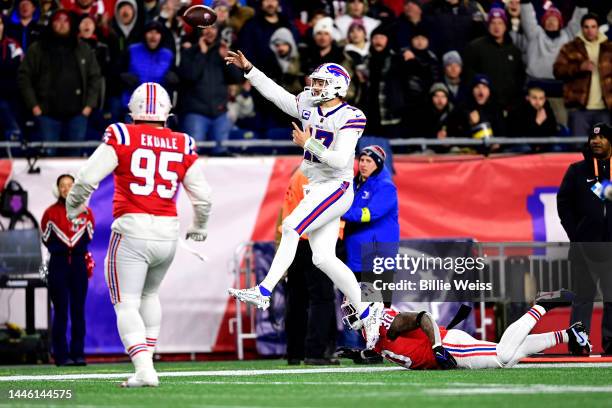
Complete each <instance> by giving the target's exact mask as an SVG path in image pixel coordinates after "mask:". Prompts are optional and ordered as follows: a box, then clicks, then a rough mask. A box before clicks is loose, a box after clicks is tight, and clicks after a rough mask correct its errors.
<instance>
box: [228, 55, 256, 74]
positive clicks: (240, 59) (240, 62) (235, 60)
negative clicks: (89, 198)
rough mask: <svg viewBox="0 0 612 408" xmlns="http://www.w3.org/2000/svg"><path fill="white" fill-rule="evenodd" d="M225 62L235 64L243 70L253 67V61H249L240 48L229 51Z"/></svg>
mask: <svg viewBox="0 0 612 408" xmlns="http://www.w3.org/2000/svg"><path fill="white" fill-rule="evenodd" d="M225 64H226V65H230V64H234V65H235V66H237V67H238V68H240V69H241V70H243V71H250V70H251V68H253V64H251V61H249V60H248V59H247V58H246V57H245V56H244V54H243V53H242V51H240V50H238V52H234V51H228V52H227V57H225Z"/></svg>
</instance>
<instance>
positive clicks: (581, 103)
mask: <svg viewBox="0 0 612 408" xmlns="http://www.w3.org/2000/svg"><path fill="white" fill-rule="evenodd" d="M581 27H582V30H581V33H580V34H579V35H578V37H577V38H576V39H574V40H573V41H571V42H569V43H567V44H565V45H564V46H563V47H562V48H561V51H560V52H559V55H558V57H557V60H556V61H555V65H554V67H553V70H554V74H555V77H556V78H558V79H560V80H563V82H564V84H563V98H564V99H565V106H566V107H568V108H573V110H572V111H571V112H570V113H569V124H570V129H571V131H572V134H573V135H576V136H580V135H586V134H588V132H589V130H590V128H591V127H592V126H593V125H594V124H595V123H598V122H604V123H608V122H609V121H610V112H611V111H612V42H610V41H609V40H608V39H607V37H606V36H605V35H603V34H602V33H601V32H600V31H599V24H598V22H597V16H595V15H594V14H587V15H586V16H584V17H583V18H582V21H581Z"/></svg>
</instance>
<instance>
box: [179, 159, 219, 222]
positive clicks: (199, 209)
mask: <svg viewBox="0 0 612 408" xmlns="http://www.w3.org/2000/svg"><path fill="white" fill-rule="evenodd" d="M183 186H184V187H185V191H186V192H187V196H188V197H189V200H190V201H191V204H192V205H193V212H194V218H193V228H194V229H206V225H207V223H208V217H209V215H210V209H211V206H212V205H211V189H210V186H209V185H208V182H207V181H206V178H204V172H203V171H202V167H201V166H200V165H199V163H198V162H197V161H196V162H195V163H193V164H192V165H191V167H189V169H188V170H187V172H186V173H185V177H184V178H183Z"/></svg>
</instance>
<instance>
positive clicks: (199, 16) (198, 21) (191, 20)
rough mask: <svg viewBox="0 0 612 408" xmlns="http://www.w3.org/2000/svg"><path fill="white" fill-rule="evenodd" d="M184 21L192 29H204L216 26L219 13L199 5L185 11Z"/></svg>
mask: <svg viewBox="0 0 612 408" xmlns="http://www.w3.org/2000/svg"><path fill="white" fill-rule="evenodd" d="M183 20H184V21H185V23H187V24H189V25H190V26H191V27H194V28H195V27H199V28H204V27H208V26H211V25H213V24H215V21H217V13H215V11H214V10H213V9H211V8H210V7H207V6H203V5H200V4H198V5H195V6H191V7H189V8H188V9H187V10H185V13H183Z"/></svg>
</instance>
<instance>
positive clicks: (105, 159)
mask: <svg viewBox="0 0 612 408" xmlns="http://www.w3.org/2000/svg"><path fill="white" fill-rule="evenodd" d="M118 164H119V160H118V158H117V153H115V149H114V148H113V147H112V146H109V145H107V144H106V143H102V144H101V145H100V146H98V148H97V149H96V151H94V152H93V154H92V155H91V156H90V157H89V159H88V160H87V162H85V165H84V166H83V167H82V168H81V170H80V171H79V174H78V175H77V179H76V181H75V182H74V185H73V186H72V190H70V193H69V194H68V197H66V210H67V212H68V213H69V214H70V213H74V212H77V211H78V209H79V208H80V207H81V206H82V205H83V204H84V203H85V202H86V201H87V199H88V198H89V196H90V195H91V193H92V192H93V191H94V190H95V189H96V188H98V184H100V182H101V181H102V180H103V179H104V178H105V177H106V176H108V175H109V174H111V173H112V172H113V170H115V168H116V167H117V165H118Z"/></svg>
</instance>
